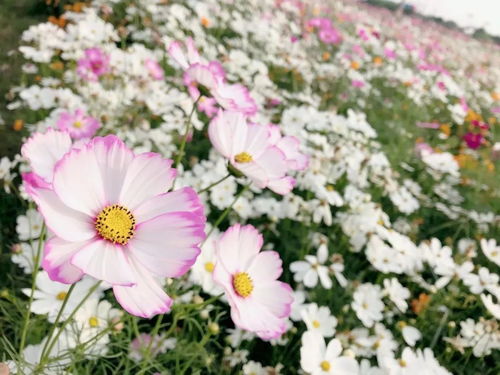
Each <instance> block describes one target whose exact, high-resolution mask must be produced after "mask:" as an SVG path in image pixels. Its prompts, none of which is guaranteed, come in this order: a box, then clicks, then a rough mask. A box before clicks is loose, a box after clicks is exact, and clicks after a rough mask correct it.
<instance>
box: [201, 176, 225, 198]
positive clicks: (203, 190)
mask: <svg viewBox="0 0 500 375" xmlns="http://www.w3.org/2000/svg"><path fill="white" fill-rule="evenodd" d="M230 176H231V173H228V174H227V175H225V176H224V177H222V178H221V179H219V180H217V181H215V182H214V183H213V184H210V185H208V186H207V187H205V188H203V189H201V190H200V191H199V192H198V194H201V193H204V192H206V191H208V190H210V189H211V188H213V187H214V186H217V185H219V184H220V183H221V182H222V181H225V180H226V179H228V178H229V177H230Z"/></svg>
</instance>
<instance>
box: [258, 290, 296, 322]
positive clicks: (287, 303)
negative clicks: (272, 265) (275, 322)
mask: <svg viewBox="0 0 500 375" xmlns="http://www.w3.org/2000/svg"><path fill="white" fill-rule="evenodd" d="M252 298H254V299H255V300H256V301H258V303H260V304H261V305H263V306H265V307H266V308H267V309H268V310H269V311H271V313H272V314H273V315H275V316H277V317H278V318H287V317H288V316H290V312H291V304H292V302H293V294H292V288H291V287H290V285H288V284H285V283H283V282H281V281H275V282H272V283H267V284H261V285H255V288H254V290H253V291H252Z"/></svg>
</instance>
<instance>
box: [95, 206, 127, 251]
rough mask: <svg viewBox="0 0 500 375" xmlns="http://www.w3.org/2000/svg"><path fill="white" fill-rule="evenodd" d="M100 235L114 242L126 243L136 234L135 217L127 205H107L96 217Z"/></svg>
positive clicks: (96, 227) (96, 226)
mask: <svg viewBox="0 0 500 375" xmlns="http://www.w3.org/2000/svg"><path fill="white" fill-rule="evenodd" d="M95 229H96V230H97V233H99V235H100V236H101V237H102V238H104V239H106V240H108V241H111V242H113V243H119V244H120V245H126V244H127V242H128V241H129V240H130V239H131V238H132V237H133V236H134V229H135V218H134V215H132V213H131V212H130V210H128V209H127V208H125V207H122V206H120V205H118V204H114V205H112V206H108V207H105V208H104V209H103V210H102V211H101V212H100V213H99V215H97V217H96V219H95Z"/></svg>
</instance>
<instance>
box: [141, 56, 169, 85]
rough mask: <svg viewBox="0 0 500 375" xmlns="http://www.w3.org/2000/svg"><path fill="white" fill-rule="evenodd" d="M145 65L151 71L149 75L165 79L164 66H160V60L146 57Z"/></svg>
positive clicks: (159, 79) (161, 79) (160, 79)
mask: <svg viewBox="0 0 500 375" xmlns="http://www.w3.org/2000/svg"><path fill="white" fill-rule="evenodd" d="M144 65H145V67H146V69H147V70H148V72H149V75H150V76H151V77H152V78H153V79H155V80H157V81H163V79H164V78H165V72H164V71H163V68H162V67H161V66H160V64H159V63H158V61H156V60H153V59H146V60H145V61H144Z"/></svg>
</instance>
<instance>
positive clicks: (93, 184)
mask: <svg viewBox="0 0 500 375" xmlns="http://www.w3.org/2000/svg"><path fill="white" fill-rule="evenodd" d="M93 148H94V147H93V145H92V144H88V145H86V146H85V147H83V148H82V149H80V150H77V149H72V150H71V151H70V152H69V153H67V154H66V155H65V156H64V157H63V158H62V159H61V160H60V161H59V162H57V164H56V167H55V170H54V181H53V186H54V191H55V192H56V194H57V195H58V196H59V198H60V199H61V201H63V202H64V204H66V205H67V206H69V207H71V208H72V209H74V210H77V211H80V212H83V213H85V214H87V215H89V216H92V217H94V216H95V215H97V214H98V213H99V211H100V210H101V209H102V208H103V207H104V206H105V203H106V197H105V192H104V184H103V180H102V174H101V169H100V168H99V165H98V163H97V160H96V155H95V153H94V150H93Z"/></svg>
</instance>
